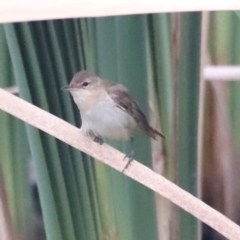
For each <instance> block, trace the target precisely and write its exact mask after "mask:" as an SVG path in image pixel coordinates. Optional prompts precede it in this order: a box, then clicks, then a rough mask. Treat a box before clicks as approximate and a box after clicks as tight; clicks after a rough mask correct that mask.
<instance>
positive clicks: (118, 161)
mask: <svg viewBox="0 0 240 240" xmlns="http://www.w3.org/2000/svg"><path fill="white" fill-rule="evenodd" d="M0 109H2V110H3V111H5V112H7V113H9V114H12V115H13V116H15V117H17V118H19V119H21V120H23V121H25V122H27V123H28V124H31V125H33V126H34V127H36V128H39V129H41V130H43V131H45V132H46V133H48V134H50V135H52V136H54V137H55V138H57V139H59V140H61V141H63V142H65V143H67V144H69V145H71V146H72V147H74V148H77V149H79V150H81V151H83V152H85V153H87V154H88V155H90V156H92V157H94V158H96V159H98V160H100V161H101V162H103V163H105V164H107V165H109V166H111V167H112V168H114V169H116V170H118V171H122V169H123V168H124V166H125V164H126V163H125V162H123V161H122V160H123V158H124V154H123V153H121V152H119V151H118V150H116V149H114V148H112V147H110V146H109V145H107V144H104V145H102V146H100V145H99V144H97V143H95V142H93V141H92V140H91V139H89V138H88V137H86V136H84V135H83V134H82V133H81V132H80V131H79V129H77V128H76V127H74V126H72V125H70V124H69V123H67V122H65V121H63V120H62V119H59V118H57V117H56V116H54V115H52V114H50V113H48V112H46V111H44V110H42V109H40V108H38V107H36V106H34V105H32V104H30V103H28V102H26V101H24V100H22V99H20V98H18V97H16V96H14V95H12V94H10V93H8V92H6V91H4V90H2V89H0ZM124 174H125V175H127V176H129V177H130V178H132V179H134V180H136V181H137V182H139V183H141V184H143V185H145V186H147V187H148V188H150V189H152V190H153V191H155V192H156V193H159V194H161V195H162V196H163V197H165V198H167V199H169V200H170V201H172V202H173V203H175V204H176V205H178V206H180V207H181V208H182V209H184V210H185V211H187V212H189V213H191V214H192V215H194V216H195V217H197V218H198V219H200V220H201V221H203V222H205V223H206V224H208V225H209V226H211V227H212V228H214V229H215V230H217V231H218V232H219V233H221V234H222V235H223V236H225V237H226V238H228V239H230V240H238V239H239V240H240V227H239V226H238V225H237V224H235V223H234V222H232V221H230V220H229V219H228V218H226V217H225V216H224V215H222V214H221V213H219V212H217V211H216V210H214V209H213V208H211V207H209V206H208V205H207V204H205V203H203V202H202V201H200V200H199V199H197V198H196V197H194V196H193V195H191V194H190V193H188V192H186V191H184V190H182V189H181V188H180V187H178V186H176V185H175V184H173V183H171V182H170V181H168V180H167V179H165V178H164V177H162V176H161V175H159V174H157V173H155V172H153V171H152V170H151V169H149V168H147V167H145V166H144V165H142V164H140V163H139V162H137V161H133V162H132V163H131V165H130V166H129V168H128V169H126V171H125V172H124Z"/></svg>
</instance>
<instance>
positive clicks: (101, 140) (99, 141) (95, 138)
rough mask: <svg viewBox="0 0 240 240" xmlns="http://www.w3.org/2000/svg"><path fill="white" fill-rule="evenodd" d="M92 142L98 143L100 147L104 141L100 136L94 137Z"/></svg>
mask: <svg viewBox="0 0 240 240" xmlns="http://www.w3.org/2000/svg"><path fill="white" fill-rule="evenodd" d="M93 141H94V142H96V143H99V144H100V145H102V144H103V143H104V140H103V139H102V137H101V136H95V137H94V139H93Z"/></svg>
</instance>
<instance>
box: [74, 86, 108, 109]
mask: <svg viewBox="0 0 240 240" xmlns="http://www.w3.org/2000/svg"><path fill="white" fill-rule="evenodd" d="M71 94H72V96H73V99H74V102H75V103H76V104H77V106H78V109H79V110H80V111H81V112H82V113H86V112H88V111H89V110H91V109H93V108H94V107H95V106H96V105H97V104H98V102H99V100H100V98H101V97H103V96H104V95H105V94H106V92H105V91H103V90H98V89H96V90H95V89H94V90H88V89H79V90H75V91H71Z"/></svg>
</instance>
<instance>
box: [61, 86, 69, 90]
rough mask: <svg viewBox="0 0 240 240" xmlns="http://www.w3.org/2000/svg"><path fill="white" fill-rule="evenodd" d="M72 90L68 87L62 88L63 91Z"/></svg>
mask: <svg viewBox="0 0 240 240" xmlns="http://www.w3.org/2000/svg"><path fill="white" fill-rule="evenodd" d="M70 89H71V88H70V87H69V86H68V85H67V86H64V87H62V88H61V90H62V91H69V90H70Z"/></svg>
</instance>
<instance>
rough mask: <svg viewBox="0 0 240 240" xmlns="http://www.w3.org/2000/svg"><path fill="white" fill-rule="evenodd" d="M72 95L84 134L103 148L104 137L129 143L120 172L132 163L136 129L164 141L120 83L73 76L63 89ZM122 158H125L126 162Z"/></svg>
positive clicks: (87, 73) (82, 74) (93, 76)
mask: <svg viewBox="0 0 240 240" xmlns="http://www.w3.org/2000/svg"><path fill="white" fill-rule="evenodd" d="M62 90H67V91H69V92H70V93H71V95H72V97H73V100H74V102H75V103H76V105H77V107H78V109H79V110H80V116H81V120H82V125H81V130H82V132H83V134H85V135H87V136H89V137H90V138H92V139H93V140H94V141H95V142H97V143H99V144H100V145H102V144H103V143H104V138H109V139H116V140H129V139H130V140H131V148H132V151H131V153H130V154H127V155H126V156H125V158H126V157H127V158H129V161H128V163H127V164H126V166H125V167H124V169H123V171H124V170H125V169H126V168H127V167H128V166H129V165H130V163H131V161H132V160H133V155H134V151H133V139H134V138H133V133H134V132H135V130H136V128H139V129H140V130H142V131H143V132H144V133H145V134H147V135H148V136H150V137H151V138H153V139H157V137H158V136H159V137H162V138H165V136H164V135H163V134H162V133H160V132H159V131H157V130H155V129H154V128H152V127H151V126H150V125H149V122H148V120H147V118H146V116H145V114H144V113H143V111H142V110H141V108H140V106H139V105H138V103H137V102H136V101H135V100H134V99H133V98H132V97H131V95H130V94H129V91H128V89H127V88H126V87H125V86H123V85H122V84H119V83H116V82H112V81H108V80H105V79H103V78H101V77H100V76H98V75H96V74H95V73H92V72H90V71H86V70H82V71H80V72H78V73H76V74H75V75H74V76H73V78H72V80H71V82H70V84H69V85H67V86H65V87H63V88H62ZM125 158H124V159H125Z"/></svg>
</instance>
